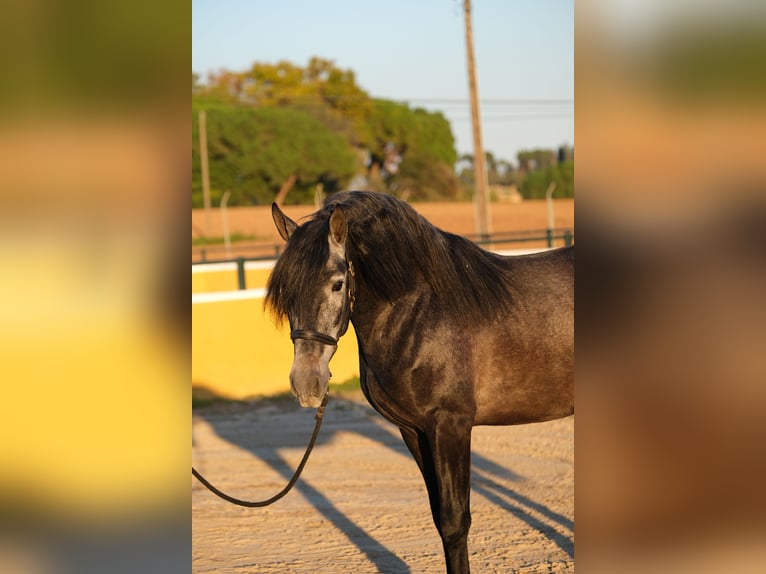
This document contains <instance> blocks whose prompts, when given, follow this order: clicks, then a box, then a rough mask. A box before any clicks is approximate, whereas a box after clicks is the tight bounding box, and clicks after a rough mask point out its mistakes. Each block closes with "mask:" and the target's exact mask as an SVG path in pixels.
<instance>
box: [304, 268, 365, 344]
mask: <svg viewBox="0 0 766 574" xmlns="http://www.w3.org/2000/svg"><path fill="white" fill-rule="evenodd" d="M346 265H347V267H348V273H347V274H346V277H347V285H346V298H347V299H348V312H347V313H344V318H343V324H342V325H341V328H340V332H339V333H338V336H337V338H336V337H333V336H331V335H326V334H325V333H320V332H319V331H314V330H313V329H294V330H292V331H290V339H292V341H293V343H295V340H296V339H304V340H306V341H316V342H317V343H322V344H323V345H329V346H330V347H337V346H338V340H339V339H340V338H341V337H342V336H343V335H344V334H345V333H346V331H347V330H348V322H349V319H350V318H351V312H352V311H353V310H354V301H355V300H356V297H355V295H354V291H355V290H354V287H355V284H354V278H355V276H356V274H355V273H354V265H353V264H352V263H351V261H347V262H346Z"/></svg>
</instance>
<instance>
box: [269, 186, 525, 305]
mask: <svg viewBox="0 0 766 574" xmlns="http://www.w3.org/2000/svg"><path fill="white" fill-rule="evenodd" d="M338 207H342V208H343V210H344V212H345V214H346V219H347V221H348V237H347V239H346V257H347V259H348V260H349V261H352V262H353V264H354V269H355V273H356V280H357V283H363V284H365V285H366V286H367V287H368V288H369V289H371V290H372V291H373V292H374V293H375V294H376V295H377V296H378V297H380V298H381V299H383V300H384V301H389V302H394V301H396V300H397V299H399V298H401V297H403V296H405V295H407V294H408V293H411V292H413V291H414V290H416V289H418V287H419V286H420V285H421V282H424V283H425V284H427V285H428V287H429V288H430V292H431V294H432V298H433V301H435V302H436V303H437V304H438V305H439V307H440V310H441V311H442V312H443V313H444V314H450V315H453V316H460V315H465V314H473V315H474V316H476V314H478V316H480V317H481V318H490V319H491V318H493V317H496V316H497V315H498V313H500V312H502V311H503V310H505V309H507V308H508V307H509V305H510V302H511V297H510V291H509V289H508V282H507V281H506V278H507V277H508V268H507V267H506V266H505V265H503V263H502V258H500V257H499V256H497V255H494V254H492V253H489V252H488V251H485V250H483V249H481V248H480V247H479V246H478V245H476V244H475V243H473V242H471V241H469V240H467V239H465V238H463V237H460V236H457V235H453V234H451V233H447V232H444V231H442V230H440V229H438V228H436V227H435V226H433V225H432V224H431V223H429V222H428V221H427V220H426V219H425V218H423V217H422V216H421V215H420V214H418V213H417V212H416V211H415V210H414V209H413V208H412V207H411V206H410V205H409V204H407V203H405V202H404V201H401V200H399V199H396V198H395V197H393V196H390V195H387V194H383V193H376V192H364V191H350V192H341V193H337V194H335V195H333V196H331V197H330V198H329V199H328V200H327V202H326V203H325V205H324V206H323V207H322V208H321V209H320V210H319V211H317V212H316V213H314V214H313V215H312V216H309V217H310V219H308V220H307V221H306V222H305V223H304V224H302V225H301V226H300V227H298V228H297V229H296V230H295V232H294V234H293V236H292V237H291V238H290V240H289V241H288V242H287V247H286V248H285V251H284V253H283V254H282V256H281V257H280V259H279V260H278V261H277V263H276V265H275V266H274V270H273V272H272V274H271V276H270V278H269V282H268V285H267V294H266V304H267V306H269V307H270V308H271V309H272V311H274V313H275V314H276V316H277V318H283V317H284V316H285V315H286V314H287V311H288V308H289V309H291V310H297V309H298V308H299V307H300V305H302V304H310V303H311V297H310V296H309V293H310V291H311V285H310V282H309V281H307V280H306V279H305V278H308V277H318V276H319V273H321V272H322V269H323V268H324V265H325V264H326V261H327V258H328V256H329V248H328V245H327V234H328V231H329V219H330V216H331V215H332V213H333V211H335V209H337V208H338Z"/></svg>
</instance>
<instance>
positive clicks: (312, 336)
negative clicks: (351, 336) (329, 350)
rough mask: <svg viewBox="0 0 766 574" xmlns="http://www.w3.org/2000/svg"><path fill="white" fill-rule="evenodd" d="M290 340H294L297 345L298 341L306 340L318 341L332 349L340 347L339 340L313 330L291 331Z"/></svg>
mask: <svg viewBox="0 0 766 574" xmlns="http://www.w3.org/2000/svg"><path fill="white" fill-rule="evenodd" d="M290 338H291V339H292V340H293V343H295V340H296V339H305V340H307V341H316V342H318V343H322V344H323V345H329V346H331V347H337V346H338V339H336V338H335V337H331V336H330V335H325V334H324V333H320V332H319V331H312V330H311V329H295V330H294V331H290Z"/></svg>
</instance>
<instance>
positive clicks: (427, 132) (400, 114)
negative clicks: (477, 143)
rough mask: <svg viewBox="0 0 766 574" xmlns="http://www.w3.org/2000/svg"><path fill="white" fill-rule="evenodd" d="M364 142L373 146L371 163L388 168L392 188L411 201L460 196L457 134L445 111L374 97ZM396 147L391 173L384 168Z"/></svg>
mask: <svg viewBox="0 0 766 574" xmlns="http://www.w3.org/2000/svg"><path fill="white" fill-rule="evenodd" d="M364 143H365V144H366V147H367V148H368V149H369V151H370V155H371V159H370V161H371V164H372V166H371V167H374V166H375V165H376V164H377V167H378V168H381V169H382V171H384V172H386V174H385V175H386V176H387V177H386V179H387V181H386V185H387V187H388V190H389V191H392V192H395V193H396V194H397V195H399V196H401V197H407V198H409V199H412V200H425V199H455V198H456V197H457V194H458V192H459V187H458V181H457V178H456V176H455V172H454V167H453V166H454V164H455V162H456V161H457V153H456V151H455V139H454V137H453V135H452V129H451V127H450V124H449V122H448V121H447V119H446V118H445V117H444V115H443V114H441V113H439V112H428V111H427V110H424V109H420V108H416V109H414V110H413V109H411V108H410V107H409V106H408V105H407V104H403V103H398V102H393V101H390V100H375V101H374V106H373V108H372V112H371V113H370V117H369V120H368V122H367V137H366V140H365V142H364ZM392 147H393V149H395V150H396V153H397V154H398V156H399V158H400V161H399V162H398V164H397V168H396V171H394V172H393V173H392V172H391V170H390V169H385V161H386V156H387V154H389V153H390V151H389V150H391V149H392Z"/></svg>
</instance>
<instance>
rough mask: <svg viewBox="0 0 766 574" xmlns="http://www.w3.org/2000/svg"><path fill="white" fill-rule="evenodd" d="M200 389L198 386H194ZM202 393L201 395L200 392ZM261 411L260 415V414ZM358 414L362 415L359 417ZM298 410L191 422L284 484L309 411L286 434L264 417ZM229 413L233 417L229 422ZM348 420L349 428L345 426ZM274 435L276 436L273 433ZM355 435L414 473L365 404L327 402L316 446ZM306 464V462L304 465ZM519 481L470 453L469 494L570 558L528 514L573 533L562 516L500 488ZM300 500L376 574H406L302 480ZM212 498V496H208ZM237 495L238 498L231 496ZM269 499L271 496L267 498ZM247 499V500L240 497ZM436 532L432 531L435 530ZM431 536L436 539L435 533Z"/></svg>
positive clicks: (243, 409) (198, 411) (207, 412)
mask: <svg viewBox="0 0 766 574" xmlns="http://www.w3.org/2000/svg"><path fill="white" fill-rule="evenodd" d="M195 389H196V390H198V391H199V390H200V387H195ZM202 391H203V394H206V393H205V390H204V389H202ZM264 409H265V410H264ZM360 409H362V410H363V413H364V416H362V417H360V416H359V413H360ZM259 410H260V411H261V412H263V413H264V416H258V417H257V420H255V422H254V423H253V424H252V425H251V426H249V427H248V432H247V433H243V432H242V428H241V426H242V425H241V424H238V423H236V422H235V421H233V420H232V419H233V418H237V417H239V416H243V415H246V414H247V413H248V412H251V411H259ZM298 410H305V409H301V408H300V407H298V406H297V404H295V403H294V402H293V401H292V400H291V399H280V400H277V401H274V400H272V399H263V400H256V401H252V402H249V403H240V404H239V405H237V406H235V407H234V408H233V409H226V408H224V409H219V408H215V407H212V408H207V407H205V406H203V407H199V408H195V410H194V415H195V417H197V418H199V419H202V420H204V421H205V422H206V423H207V424H208V425H210V427H211V428H212V430H213V431H214V432H215V434H216V435H218V437H220V438H221V439H223V440H225V441H226V442H228V443H231V444H232V445H235V446H236V447H238V448H240V449H242V450H245V451H246V452H248V453H250V454H252V455H253V456H255V457H256V458H258V459H260V460H261V461H262V462H264V463H266V464H268V465H269V466H270V467H271V468H272V469H273V470H274V471H276V472H277V473H278V474H279V475H280V476H281V477H283V478H284V481H285V483H286V482H287V481H288V480H289V479H290V478H291V477H292V475H293V472H294V471H295V465H294V464H290V463H288V461H287V460H286V459H285V458H284V457H283V456H282V455H281V454H280V451H282V450H283V449H296V450H299V451H302V450H303V449H305V447H306V445H307V443H308V439H309V436H310V434H311V431H312V429H313V426H314V422H315V421H314V417H313V411H312V412H311V416H309V415H310V413H309V412H307V413H306V414H307V416H306V417H305V422H301V423H300V427H301V428H293V429H291V432H279V430H280V429H279V426H278V425H279V422H280V420H279V417H278V416H269V415H268V414H266V413H277V414H278V413H279V412H292V411H298ZM232 412H234V413H235V414H234V416H233V417H232V414H231V413H232ZM352 419H353V424H344V423H346V422H349V421H351V420H352ZM266 431H271V432H266ZM274 431H276V432H274ZM339 431H343V432H356V433H358V434H360V435H362V436H364V437H365V438H366V439H368V440H371V441H374V442H375V443H377V444H378V445H380V446H383V447H386V448H388V449H391V450H393V451H394V452H396V453H397V454H401V455H402V456H403V457H405V458H406V459H408V460H409V461H410V462H411V463H412V472H413V473H416V474H418V470H417V466H416V464H415V462H414V459H413V458H412V456H411V454H410V452H409V451H408V450H407V447H406V446H405V444H404V442H403V441H402V439H401V436H400V435H399V431H398V429H397V428H396V427H395V426H394V425H392V424H390V423H388V422H387V421H385V420H384V419H383V418H382V417H381V416H380V415H378V413H377V412H375V411H374V409H372V407H371V406H369V405H368V404H367V403H362V402H360V401H357V400H350V399H347V398H343V397H336V396H333V397H331V400H330V406H328V409H327V412H326V415H325V418H324V424H323V427H322V430H321V432H320V433H319V437H318V439H317V442H316V446H317V447H321V446H322V445H328V444H330V443H331V442H332V441H333V439H334V436H335V434H336V433H337V432H339ZM192 444H193V447H194V445H195V444H196V442H195V438H194V433H192ZM195 458H197V459H198V460H199V462H200V463H201V465H202V467H203V468H199V467H198V469H199V470H201V471H202V473H203V474H205V475H206V476H207V475H208V474H210V475H211V476H207V478H208V479H211V481H212V482H213V483H215V482H216V480H215V478H213V477H214V475H215V473H214V470H213V469H210V470H209V472H206V471H205V469H204V466H205V461H204V458H202V459H201V460H200V455H199V454H198V455H196V456H195ZM310 465H311V463H310V462H309V466H310ZM523 480H525V479H524V477H522V476H519V475H517V474H516V473H514V472H513V471H511V470H510V469H508V468H505V467H503V466H501V465H498V464H497V463H495V462H494V461H492V460H490V459H488V458H486V457H483V456H482V455H480V454H478V453H476V452H473V453H472V489H473V491H474V492H476V493H478V494H481V495H483V496H484V497H486V498H487V499H488V500H489V501H491V502H492V503H493V504H495V505H497V506H498V507H500V508H502V509H504V510H506V511H508V512H510V513H511V514H512V515H514V516H515V517H517V518H519V519H520V520H522V521H524V522H525V523H526V524H528V525H529V526H530V527H532V528H534V529H536V530H538V531H540V532H541V533H542V534H544V535H545V536H546V537H547V538H549V539H550V540H551V541H552V542H554V543H555V544H556V545H557V546H559V548H561V549H562V550H563V551H564V552H565V553H566V554H567V555H568V556H569V557H570V558H573V557H574V542H573V539H572V537H571V536H566V535H564V534H561V533H560V532H559V531H558V530H557V529H556V528H553V527H551V526H550V525H549V524H547V523H546V522H545V521H543V520H541V519H539V518H537V517H536V516H535V515H534V514H532V513H531V512H530V511H534V512H535V513H537V514H539V515H542V516H544V517H546V518H547V519H548V520H549V521H551V522H554V523H556V524H557V525H558V526H560V527H563V528H565V529H568V530H570V531H571V532H572V533H573V531H574V524H573V522H572V521H571V520H569V519H567V518H566V517H564V516H562V515H560V514H558V513H556V512H554V511H552V510H551V509H549V508H548V507H546V506H545V505H543V504H541V503H538V502H535V501H533V500H531V499H529V498H528V497H525V496H523V495H521V494H519V493H518V492H516V491H514V490H512V489H511V488H509V487H508V486H506V485H505V484H502V483H506V484H507V483H508V482H522V481H523ZM195 488H202V489H204V487H202V485H199V484H197V485H195ZM294 488H295V489H296V490H297V491H298V492H300V493H301V494H302V495H303V496H304V497H305V499H306V500H307V501H308V502H309V503H310V504H311V505H312V506H313V507H314V508H315V509H316V511H317V512H319V513H320V514H321V515H322V516H323V517H324V518H325V519H326V520H327V521H328V522H329V523H331V524H332V525H333V526H334V527H335V528H336V529H337V530H338V531H340V532H341V533H343V535H345V536H346V538H347V539H348V541H349V542H350V543H351V544H353V545H354V546H356V547H357V549H358V550H359V551H360V552H361V553H363V554H364V556H365V557H366V558H367V559H368V560H369V562H370V563H371V564H373V565H374V566H375V567H376V568H377V569H378V571H379V572H386V573H409V572H411V570H410V568H409V567H408V566H407V564H406V563H405V562H404V561H403V560H402V559H401V558H400V557H399V556H397V555H396V554H395V553H394V552H393V551H391V550H390V549H389V548H387V547H386V546H385V545H384V544H382V543H381V542H380V541H379V540H377V539H376V538H375V537H374V536H373V535H372V534H371V533H370V532H368V531H366V530H365V529H363V528H362V527H361V526H359V525H358V524H356V523H355V522H354V521H353V520H352V519H351V518H349V517H348V516H347V515H346V514H344V513H343V512H342V511H341V510H339V509H338V508H337V507H336V506H335V505H334V504H333V502H332V501H331V500H330V498H328V496H327V495H326V494H324V493H323V492H322V491H321V490H320V489H319V488H318V487H316V486H315V485H314V484H312V482H311V481H309V480H307V479H306V478H304V477H303V476H301V478H300V479H299V480H298V482H297V483H296V484H295V487H294ZM208 494H209V495H210V496H214V495H213V494H212V493H208ZM232 494H235V495H237V496H241V495H242V493H232ZM269 494H271V493H269ZM244 497H245V498H247V496H244ZM434 532H435V531H434ZM435 536H436V534H435Z"/></svg>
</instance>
